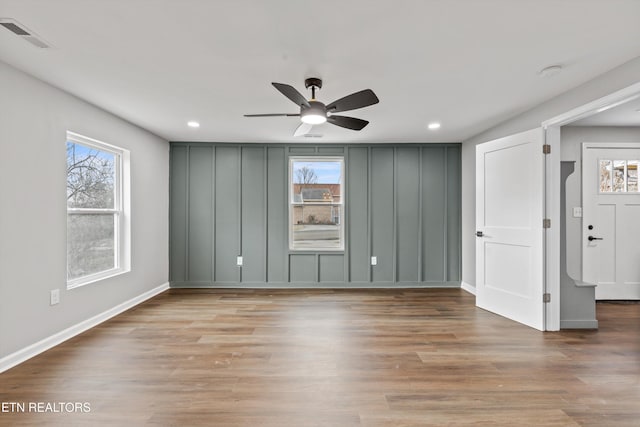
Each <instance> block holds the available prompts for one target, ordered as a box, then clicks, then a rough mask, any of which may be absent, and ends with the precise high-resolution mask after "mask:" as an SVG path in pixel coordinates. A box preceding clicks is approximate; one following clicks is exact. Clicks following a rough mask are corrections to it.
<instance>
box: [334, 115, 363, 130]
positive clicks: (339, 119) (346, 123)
mask: <svg viewBox="0 0 640 427" xmlns="http://www.w3.org/2000/svg"><path fill="white" fill-rule="evenodd" d="M327 121H328V122H329V123H331V124H332V125H336V126H340V127H343V128H347V129H353V130H361V129H362V128H364V127H365V126H366V125H368V124H369V122H368V121H366V120H362V119H356V118H355V117H345V116H329V117H327Z"/></svg>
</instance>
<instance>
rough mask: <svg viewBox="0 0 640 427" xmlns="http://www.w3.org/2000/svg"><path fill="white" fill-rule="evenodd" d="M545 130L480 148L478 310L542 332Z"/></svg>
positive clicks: (520, 135) (477, 173)
mask: <svg viewBox="0 0 640 427" xmlns="http://www.w3.org/2000/svg"><path fill="white" fill-rule="evenodd" d="M542 146H543V133H542V129H533V130H530V131H527V132H523V133H519V134H516V135H511V136H509V137H506V138H501V139H497V140H495V141H491V142H487V143H485V144H480V145H478V146H477V147H476V227H477V233H476V236H477V237H476V305H477V306H478V307H480V308H483V309H485V310H489V311H492V312H494V313H497V314H499V315H501V316H504V317H508V318H509V319H512V320H515V321H517V322H520V323H523V324H525V325H528V326H531V327H533V328H536V329H539V330H544V303H543V293H544V282H543V277H544V276H543V273H544V265H543V255H544V246H543V237H544V230H543V218H544V154H543V152H542Z"/></svg>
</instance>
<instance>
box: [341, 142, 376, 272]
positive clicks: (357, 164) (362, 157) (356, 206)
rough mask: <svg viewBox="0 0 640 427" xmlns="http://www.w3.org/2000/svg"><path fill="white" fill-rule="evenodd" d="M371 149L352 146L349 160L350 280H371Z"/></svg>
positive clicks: (347, 202)
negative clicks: (369, 193) (369, 154)
mask: <svg viewBox="0 0 640 427" xmlns="http://www.w3.org/2000/svg"><path fill="white" fill-rule="evenodd" d="M368 151H369V150H368V149H367V147H352V148H349V156H348V159H347V163H346V169H347V174H348V179H347V182H346V185H347V194H348V197H347V200H346V211H347V215H348V218H347V221H348V226H347V229H346V233H345V235H346V238H347V241H348V242H349V245H348V250H349V263H348V266H347V267H348V268H347V271H348V274H349V278H348V279H347V280H349V281H350V282H353V283H368V282H369V274H370V271H369V270H370V267H369V214H368V212H369V197H368V188H369V187H368V166H367V162H368V158H369V156H368Z"/></svg>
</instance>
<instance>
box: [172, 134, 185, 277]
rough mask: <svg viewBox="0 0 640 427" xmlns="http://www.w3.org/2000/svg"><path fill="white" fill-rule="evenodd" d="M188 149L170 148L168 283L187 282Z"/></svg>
mask: <svg viewBox="0 0 640 427" xmlns="http://www.w3.org/2000/svg"><path fill="white" fill-rule="evenodd" d="M188 162H189V147H188V146H175V145H174V146H172V147H171V155H170V169H169V180H170V182H169V192H170V202H169V217H170V218H169V219H170V221H169V228H170V233H169V239H170V245H169V281H170V282H173V283H176V282H186V281H187V257H188V255H187V235H188V233H187V225H188V224H189V219H188V217H187V200H188V199H187V193H188V189H189V183H188V180H187V173H188V171H189V163H188Z"/></svg>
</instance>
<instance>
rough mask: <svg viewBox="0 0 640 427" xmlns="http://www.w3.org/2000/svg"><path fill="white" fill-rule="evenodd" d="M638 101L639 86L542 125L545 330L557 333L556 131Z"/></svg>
mask: <svg viewBox="0 0 640 427" xmlns="http://www.w3.org/2000/svg"><path fill="white" fill-rule="evenodd" d="M638 98H640V82H638V83H635V84H633V85H631V86H628V87H625V88H623V89H620V90H618V91H616V92H613V93H611V94H609V95H606V96H604V97H601V98H599V99H596V100H595V101H591V102H588V103H586V104H584V105H581V106H579V107H576V108H573V109H571V110H569V111H567V112H565V113H562V114H559V115H557V116H555V117H552V118H550V119H548V120H545V121H543V122H542V129H543V130H544V140H545V144H548V145H549V146H550V147H551V152H550V153H549V155H547V156H545V157H546V158H545V171H544V175H545V203H544V205H545V216H546V218H549V219H550V220H551V228H548V229H546V233H545V240H544V248H545V251H544V252H545V255H544V257H545V262H544V265H545V271H544V279H545V292H547V293H549V294H550V297H551V301H550V302H549V303H548V304H545V330H546V331H558V330H560V228H559V227H558V226H554V224H560V160H561V157H560V128H561V127H562V126H564V125H567V124H569V123H572V122H575V121H577V120H580V119H583V118H585V117H589V116H592V115H594V114H597V113H601V112H603V111H605V110H608V109H610V108H613V107H617V106H618V105H621V104H624V103H626V102H629V101H633V100H635V99H638Z"/></svg>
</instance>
